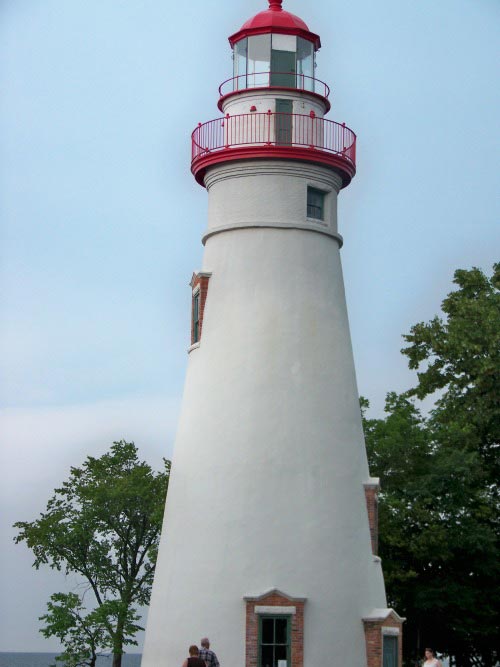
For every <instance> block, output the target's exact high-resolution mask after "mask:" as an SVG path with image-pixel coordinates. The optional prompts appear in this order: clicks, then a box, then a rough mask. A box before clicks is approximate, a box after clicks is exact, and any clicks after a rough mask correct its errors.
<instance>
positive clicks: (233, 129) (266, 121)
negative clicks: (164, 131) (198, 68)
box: [191, 111, 356, 187]
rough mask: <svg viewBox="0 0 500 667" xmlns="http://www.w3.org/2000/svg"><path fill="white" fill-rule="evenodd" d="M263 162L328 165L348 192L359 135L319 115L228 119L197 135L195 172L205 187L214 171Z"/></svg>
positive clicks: (256, 115) (207, 125)
mask: <svg viewBox="0 0 500 667" xmlns="http://www.w3.org/2000/svg"><path fill="white" fill-rule="evenodd" d="M262 158H264V159H265V158H276V159H286V160H301V161H304V162H314V163H319V164H324V165H327V166H329V167H331V168H333V169H335V170H336V171H338V172H339V173H340V174H341V177H342V183H343V187H344V186H346V185H347V184H348V183H349V182H350V181H351V179H352V177H353V176H354V174H355V173H356V135H355V134H354V132H353V131H352V130H350V129H349V128H348V127H346V125H345V124H344V123H342V124H340V123H335V122H334V121H331V120H326V119H325V118H318V117H317V116H316V114H315V113H314V111H311V112H310V114H309V115H307V116H306V115H301V114H293V113H274V112H272V111H268V112H267V113H258V112H257V111H255V112H253V113H247V114H239V115H234V116H230V115H229V114H226V116H224V117H222V118H216V119H215V120H210V121H208V122H207V123H203V124H201V123H200V124H199V125H198V127H197V128H196V129H195V130H194V132H193V134H192V160H191V171H192V172H193V174H194V175H195V178H196V180H197V181H198V182H199V183H200V184H203V182H204V175H205V172H206V170H207V168H208V167H210V166H211V165H215V164H218V163H222V162H228V161H234V160H245V159H262Z"/></svg>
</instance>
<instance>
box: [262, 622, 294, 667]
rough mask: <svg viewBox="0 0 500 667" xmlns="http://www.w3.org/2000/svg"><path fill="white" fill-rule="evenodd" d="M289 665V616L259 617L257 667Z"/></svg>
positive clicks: (282, 666) (287, 666) (288, 666)
mask: <svg viewBox="0 0 500 667" xmlns="http://www.w3.org/2000/svg"><path fill="white" fill-rule="evenodd" d="M283 663H286V667H290V664H291V662H290V618H289V617H288V616H261V617H260V618H259V667H285V665H284V664H283Z"/></svg>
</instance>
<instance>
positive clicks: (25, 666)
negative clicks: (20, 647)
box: [0, 653, 141, 667]
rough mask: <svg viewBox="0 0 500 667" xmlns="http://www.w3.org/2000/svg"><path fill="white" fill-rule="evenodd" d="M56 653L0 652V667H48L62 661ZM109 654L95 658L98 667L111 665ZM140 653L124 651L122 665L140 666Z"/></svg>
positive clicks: (123, 666)
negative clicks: (57, 659) (59, 660)
mask: <svg viewBox="0 0 500 667" xmlns="http://www.w3.org/2000/svg"><path fill="white" fill-rule="evenodd" d="M56 655H58V653H0V667H50V666H51V665H58V667H62V663H60V662H56V661H55V658H56ZM112 664H113V662H112V660H111V657H110V656H101V657H99V658H98V659H97V665H98V667H112ZM140 665H141V655H140V653H126V654H125V655H124V656H123V658H122V667H140Z"/></svg>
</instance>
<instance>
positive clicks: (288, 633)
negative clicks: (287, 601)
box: [257, 614, 292, 667]
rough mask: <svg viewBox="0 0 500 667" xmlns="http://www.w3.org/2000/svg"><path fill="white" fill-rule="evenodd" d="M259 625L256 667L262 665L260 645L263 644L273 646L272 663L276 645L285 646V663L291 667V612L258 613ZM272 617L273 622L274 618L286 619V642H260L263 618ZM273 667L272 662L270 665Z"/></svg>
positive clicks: (274, 630) (261, 666)
mask: <svg viewBox="0 0 500 667" xmlns="http://www.w3.org/2000/svg"><path fill="white" fill-rule="evenodd" d="M258 616H259V625H258V634H257V654H258V662H257V665H258V667H264V665H263V663H262V647H263V646H272V647H273V663H274V656H275V650H276V647H277V646H285V647H286V663H287V667H291V664H292V616H291V614H259V615H258ZM269 619H272V620H273V621H274V622H275V621H276V620H285V621H286V644H282V643H276V642H275V641H273V643H272V644H270V643H266V644H263V642H262V637H263V631H262V624H263V621H264V620H269ZM275 628H276V626H274V627H273V640H274V639H275V635H276V629H275ZM272 667H274V664H273V665H272Z"/></svg>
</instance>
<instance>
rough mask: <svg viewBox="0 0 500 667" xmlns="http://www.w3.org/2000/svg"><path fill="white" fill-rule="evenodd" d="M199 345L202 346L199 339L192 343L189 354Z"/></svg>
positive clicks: (188, 350)
mask: <svg viewBox="0 0 500 667" xmlns="http://www.w3.org/2000/svg"><path fill="white" fill-rule="evenodd" d="M199 347H200V341H199V340H198V341H196V343H193V344H192V345H190V346H189V347H188V349H187V353H188V354H189V353H190V352H192V351H193V350H196V349H197V348H199Z"/></svg>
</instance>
